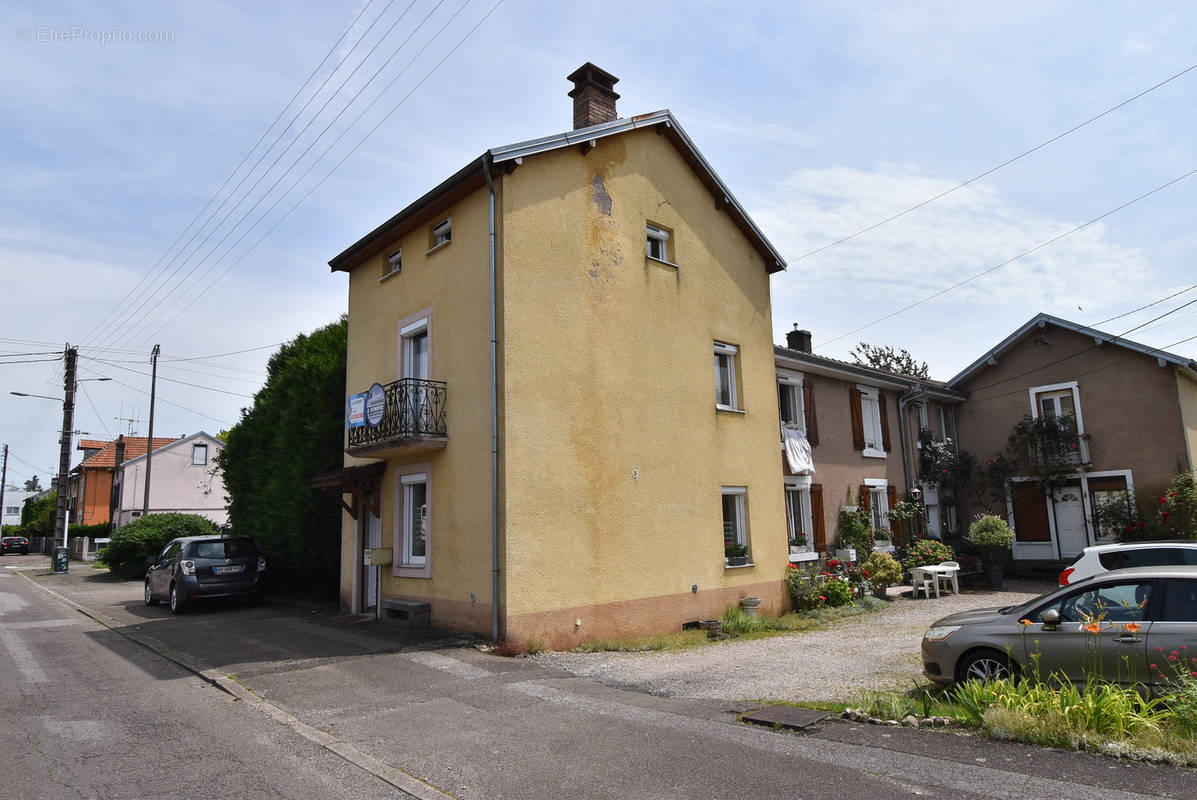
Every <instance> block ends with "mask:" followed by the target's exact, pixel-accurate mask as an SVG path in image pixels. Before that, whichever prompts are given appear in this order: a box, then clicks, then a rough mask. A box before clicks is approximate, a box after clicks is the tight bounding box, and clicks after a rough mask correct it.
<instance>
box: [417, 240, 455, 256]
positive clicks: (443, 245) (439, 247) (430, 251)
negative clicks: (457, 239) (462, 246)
mask: <svg viewBox="0 0 1197 800" xmlns="http://www.w3.org/2000/svg"><path fill="white" fill-rule="evenodd" d="M451 244H453V240H452V239H450V240H449V241H447V242H441V243H440V244H438V245H435V246H433V247H430V248H428V249H427V250H425V251H424V255H426V256H430V255H432V254H433V253H435V252H436V251H437V250H444V249H445V248H446V247H448V246H449V245H451Z"/></svg>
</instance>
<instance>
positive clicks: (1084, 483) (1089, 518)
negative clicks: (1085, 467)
mask: <svg viewBox="0 0 1197 800" xmlns="http://www.w3.org/2000/svg"><path fill="white" fill-rule="evenodd" d="M1090 478H1123V479H1125V480H1126V493H1127V496H1128V497H1130V499H1131V502H1134V499H1135V477H1134V474H1133V472H1132V471H1131V470H1129V469H1106V470H1098V471H1097V472H1087V473H1085V474H1083V475H1081V502H1083V503H1084V504H1085V524H1086V526H1087V527H1088V528H1089V535H1090V538H1091V539H1092V541H1093V543H1094V544H1106V543H1109V542H1112V541H1114V540H1113V539H1112V538H1109V537H1107V538H1101V537H1100V536H1099V535H1098V534H1099V533H1100V531H1099V530H1097V526H1096V525H1094V524H1093V496H1092V490H1090V488H1089V479H1090ZM1053 535H1054V534H1053Z"/></svg>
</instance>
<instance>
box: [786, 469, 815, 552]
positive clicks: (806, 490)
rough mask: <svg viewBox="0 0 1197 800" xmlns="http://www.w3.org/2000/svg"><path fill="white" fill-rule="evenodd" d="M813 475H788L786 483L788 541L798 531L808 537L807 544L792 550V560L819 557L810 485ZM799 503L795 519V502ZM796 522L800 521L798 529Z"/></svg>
mask: <svg viewBox="0 0 1197 800" xmlns="http://www.w3.org/2000/svg"><path fill="white" fill-rule="evenodd" d="M811 483H812V481H811V476H809V475H787V476H786V478H785V481H784V484H785V506H786V541H787V542H789V540H790V539H793V538H794V535H795V534H796V533H801V534H802V535H803V536H805V537H806V545H805V546H803V547H800V548H798V549H797V550H791V551H790V560H791V561H813V560H815V559H817V558H818V557H819V553H818V551H816V550H815V519H814V508H813V506H812V504H811V497H810V487H811ZM794 502H797V503H798V519H795V515H794V506H793V503H794ZM795 522H797V523H798V526H797V527H798V528H801V530H798V529H796V527H795V524H794V523H795Z"/></svg>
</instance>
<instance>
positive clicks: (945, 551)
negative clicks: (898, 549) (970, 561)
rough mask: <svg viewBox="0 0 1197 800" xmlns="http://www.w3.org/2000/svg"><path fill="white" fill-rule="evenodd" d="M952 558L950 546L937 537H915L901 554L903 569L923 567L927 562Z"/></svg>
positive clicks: (940, 562)
mask: <svg viewBox="0 0 1197 800" xmlns="http://www.w3.org/2000/svg"><path fill="white" fill-rule="evenodd" d="M951 559H952V548H950V547H948V546H947V545H946V544H944V543H943V542H941V541H939V540H938V539H917V540H915V541H914V543H912V544H911V545H910V546H909V547H907V548H906V552H905V553H903V554H902V558H901V562H902V567H903V568H904V569H913V568H914V567H925V566H927V565H928V564H942V563H943V562H945V561H950V560H951Z"/></svg>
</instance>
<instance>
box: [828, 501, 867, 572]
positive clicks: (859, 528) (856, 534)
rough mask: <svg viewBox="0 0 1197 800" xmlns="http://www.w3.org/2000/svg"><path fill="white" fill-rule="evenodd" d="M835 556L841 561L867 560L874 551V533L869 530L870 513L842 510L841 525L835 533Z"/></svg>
mask: <svg viewBox="0 0 1197 800" xmlns="http://www.w3.org/2000/svg"><path fill="white" fill-rule="evenodd" d="M835 547H836V551H835V555H836V558H838V559H840V560H841V561H855V560H856V558H857V556H860V557H861V558H865V557H866V556H868V554H869V553H871V552H872V551H873V533H872V531H870V530H869V515H868V512H866V511H863V510H861V509H852V508H841V509H840V519H839V525H838V526H837V527H836V531H835Z"/></svg>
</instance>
